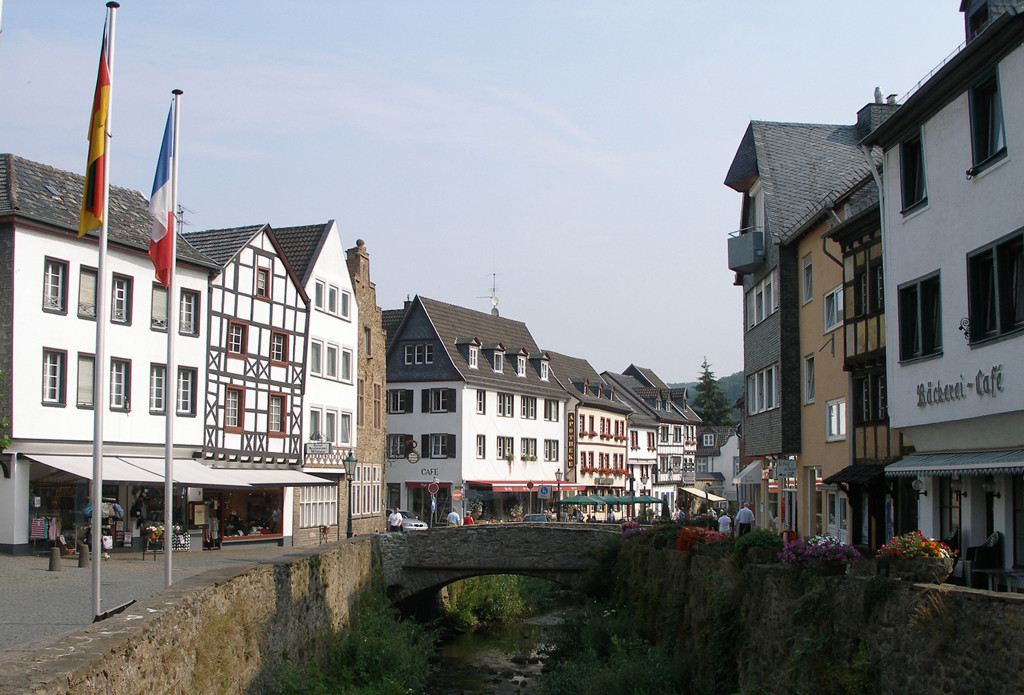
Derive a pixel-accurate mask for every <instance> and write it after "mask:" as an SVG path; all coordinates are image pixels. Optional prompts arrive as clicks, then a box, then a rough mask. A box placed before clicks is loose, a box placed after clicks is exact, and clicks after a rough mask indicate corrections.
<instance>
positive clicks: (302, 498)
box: [299, 485, 338, 528]
mask: <svg viewBox="0 0 1024 695" xmlns="http://www.w3.org/2000/svg"><path fill="white" fill-rule="evenodd" d="M337 523H338V486H337V485H308V486H305V487H300V488H299V528H316V527H318V526H334V525H335V524H337Z"/></svg>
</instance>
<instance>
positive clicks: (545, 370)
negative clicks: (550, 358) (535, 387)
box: [540, 360, 551, 381]
mask: <svg viewBox="0 0 1024 695" xmlns="http://www.w3.org/2000/svg"><path fill="white" fill-rule="evenodd" d="M550 369H551V367H550V365H549V364H548V363H547V362H546V361H543V360H542V361H541V363H540V380H541V381H547V380H548V374H549V371H550Z"/></svg>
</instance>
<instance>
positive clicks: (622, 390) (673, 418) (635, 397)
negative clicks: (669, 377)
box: [601, 365, 700, 425]
mask: <svg viewBox="0 0 1024 695" xmlns="http://www.w3.org/2000/svg"><path fill="white" fill-rule="evenodd" d="M631 366H632V365H631ZM601 376H602V377H604V379H605V381H607V382H609V383H611V384H614V385H615V386H616V390H615V395H616V397H619V398H621V399H622V400H623V402H625V403H626V404H627V405H629V406H630V407H631V408H633V410H635V411H638V412H642V413H644V414H646V415H647V417H649V418H651V419H652V420H653V421H654V422H656V423H658V422H668V423H672V424H680V425H683V424H689V421H688V420H687V417H686V416H684V415H680V414H679V413H678V412H677V411H674V410H672V411H669V410H656V409H655V408H654V407H653V406H652V405H651V404H650V403H648V402H647V401H646V400H645V397H644V396H643V395H641V394H643V393H648V394H650V395H649V396H648V397H650V398H652V399H654V398H656V396H657V389H655V388H654V387H653V386H649V385H648V384H647V383H645V382H642V381H639V380H638V379H637V378H636V377H634V376H632V375H630V374H616V373H615V372H602V373H601ZM659 381H660V380H659ZM667 391H668V388H667V387H666V393H667ZM673 405H675V404H673ZM687 410H689V408H687ZM691 412H692V411H691ZM694 417H695V419H696V420H697V421H699V419H700V418H696V414H695V415H694ZM638 420H639V419H638V418H637V419H634V422H637V421H638Z"/></svg>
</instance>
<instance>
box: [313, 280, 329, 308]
mask: <svg viewBox="0 0 1024 695" xmlns="http://www.w3.org/2000/svg"><path fill="white" fill-rule="evenodd" d="M326 293H327V284H326V283H325V282H324V281H323V280H317V281H316V285H315V286H314V288H313V306H315V307H316V308H317V309H323V308H324V296H325V294H326Z"/></svg>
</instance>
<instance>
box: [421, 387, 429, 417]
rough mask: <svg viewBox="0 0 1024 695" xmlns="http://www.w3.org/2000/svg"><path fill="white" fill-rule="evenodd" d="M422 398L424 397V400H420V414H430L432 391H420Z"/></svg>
mask: <svg viewBox="0 0 1024 695" xmlns="http://www.w3.org/2000/svg"><path fill="white" fill-rule="evenodd" d="M420 396H422V398H421V399H420V412H421V413H429V412H430V389H423V390H422V391H420Z"/></svg>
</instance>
